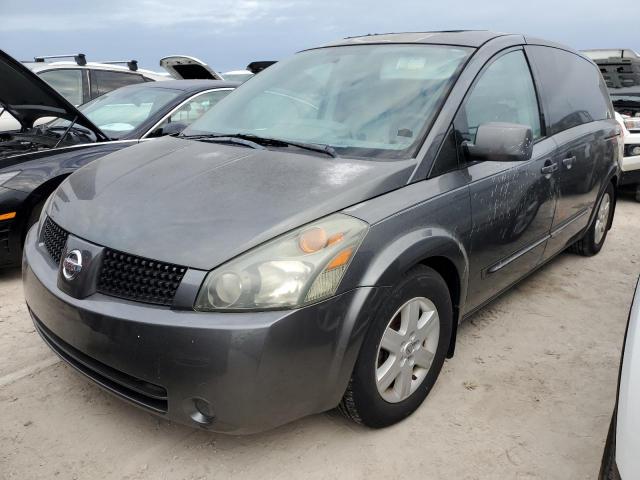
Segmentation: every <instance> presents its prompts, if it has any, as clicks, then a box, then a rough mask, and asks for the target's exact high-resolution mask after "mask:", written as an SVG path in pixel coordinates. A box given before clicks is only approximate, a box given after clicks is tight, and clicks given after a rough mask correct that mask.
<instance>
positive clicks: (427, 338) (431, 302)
mask: <svg viewBox="0 0 640 480" xmlns="http://www.w3.org/2000/svg"><path fill="white" fill-rule="evenodd" d="M452 322H453V309H452V306H451V297H450V294H449V290H448V288H447V284H446V283H445V281H444V280H443V278H442V277H441V276H440V275H439V274H438V273H437V272H436V271H435V270H433V269H431V268H428V267H425V266H420V267H416V268H414V269H413V270H411V271H410V272H409V273H408V274H407V275H406V276H405V277H404V278H403V279H402V280H401V281H400V282H399V283H398V285H396V287H395V288H394V289H393V291H392V292H391V294H390V297H389V299H388V301H387V302H386V303H385V305H384V307H383V308H382V309H381V310H380V311H379V312H378V314H377V315H376V317H375V318H374V319H373V323H372V324H371V327H370V328H369V331H368V333H367V336H366V337H365V340H364V343H363V345H362V348H361V350H360V355H359V357H358V360H357V362H356V366H355V368H354V371H353V374H352V377H351V380H350V382H349V386H348V388H347V391H346V392H345V394H344V397H343V399H342V402H341V404H340V407H339V408H340V410H341V411H342V413H344V414H345V415H346V416H347V417H349V418H351V419H352V420H354V421H356V422H358V423H362V424H364V425H366V426H369V427H373V428H382V427H386V426H389V425H392V424H394V423H396V422H399V421H400V420H402V419H404V418H406V417H408V416H409V415H411V414H412V413H413V412H414V411H415V410H416V409H417V408H418V407H419V406H420V404H422V402H423V401H424V399H425V398H426V397H427V395H428V394H429V391H430V390H431V388H432V387H433V385H434V384H435V382H436V379H437V378H438V375H439V373H440V370H441V369H442V365H443V363H444V360H445V357H446V354H447V351H448V348H449V342H450V340H451V331H452Z"/></svg>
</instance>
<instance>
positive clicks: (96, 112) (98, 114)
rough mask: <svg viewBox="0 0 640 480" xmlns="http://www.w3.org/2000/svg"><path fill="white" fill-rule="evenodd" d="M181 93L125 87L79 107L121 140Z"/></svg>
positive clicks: (62, 122)
mask: <svg viewBox="0 0 640 480" xmlns="http://www.w3.org/2000/svg"><path fill="white" fill-rule="evenodd" d="M181 93H182V91H181V90H173V89H170V88H164V87H162V88H159V87H144V86H135V87H130V88H129V87H124V88H120V89H117V90H113V91H111V92H109V93H105V94H104V95H102V96H100V97H98V98H96V99H94V100H91V101H90V102H87V103H85V104H84V105H81V106H80V107H78V110H80V111H81V112H82V113H83V114H84V115H85V116H86V117H87V118H88V119H89V120H91V122H93V124H94V125H96V126H97V127H98V128H99V129H100V130H102V131H103V132H104V133H105V135H107V136H108V137H109V138H113V139H118V138H122V137H123V136H124V135H126V134H127V133H129V132H131V131H133V130H135V129H136V128H137V127H139V126H140V125H141V124H142V123H143V122H144V121H145V120H147V119H148V118H149V117H150V116H151V115H153V114H154V113H155V112H157V111H158V110H160V109H161V108H163V107H164V106H166V105H167V104H168V103H169V102H171V101H172V100H173V99H175V98H176V97H177V96H179V95H180V94H181ZM68 124H69V122H67V121H66V120H56V121H55V122H53V123H51V124H50V126H51V127H61V126H65V125H68Z"/></svg>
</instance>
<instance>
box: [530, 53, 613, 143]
mask: <svg viewBox="0 0 640 480" xmlns="http://www.w3.org/2000/svg"><path fill="white" fill-rule="evenodd" d="M526 49H527V53H528V54H529V55H530V57H531V58H532V60H533V62H534V64H535V66H536V75H537V76H538V77H539V79H540V83H541V86H540V88H541V93H542V98H543V103H544V105H545V106H546V111H547V115H548V117H549V118H548V121H549V123H550V125H551V133H552V134H556V133H559V132H562V131H564V130H567V129H569V128H572V127H576V126H578V125H582V124H585V123H589V122H594V121H597V120H604V119H606V118H611V117H612V115H613V113H612V112H611V104H610V102H609V99H608V94H607V88H606V85H605V83H604V80H603V79H602V75H600V71H599V70H598V69H597V68H596V67H595V66H594V65H593V64H592V63H590V62H588V61H587V60H585V59H584V58H581V57H579V56H578V55H575V54H573V53H571V52H567V51H565V50H560V49H557V48H552V47H543V46H537V45H532V46H527V47H526Z"/></svg>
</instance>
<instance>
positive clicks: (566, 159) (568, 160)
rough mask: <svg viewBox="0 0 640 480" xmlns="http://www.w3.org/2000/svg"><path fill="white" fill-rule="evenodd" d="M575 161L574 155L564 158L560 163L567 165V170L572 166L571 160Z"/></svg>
mask: <svg viewBox="0 0 640 480" xmlns="http://www.w3.org/2000/svg"><path fill="white" fill-rule="evenodd" d="M575 161H576V157H575V156H573V157H569V158H565V159H564V160H562V164H563V165H564V166H565V167H567V170H571V167H573V162H575Z"/></svg>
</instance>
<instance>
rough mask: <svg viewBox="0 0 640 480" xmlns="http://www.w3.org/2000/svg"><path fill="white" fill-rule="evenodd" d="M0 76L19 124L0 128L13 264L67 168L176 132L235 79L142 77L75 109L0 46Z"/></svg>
mask: <svg viewBox="0 0 640 480" xmlns="http://www.w3.org/2000/svg"><path fill="white" fill-rule="evenodd" d="M0 78H1V79H2V80H1V82H2V88H0V108H5V109H6V110H8V111H9V112H10V113H11V114H12V115H13V117H15V118H16V119H18V120H19V121H20V123H21V126H22V131H20V132H13V133H0V266H11V265H19V263H20V256H21V247H22V241H23V239H24V236H25V235H26V232H27V230H28V228H29V227H30V226H31V225H32V224H33V223H35V221H36V220H37V219H38V215H39V214H40V210H41V208H42V205H43V203H44V201H45V199H46V198H47V197H48V196H49V195H50V194H51V192H53V190H55V188H56V187H57V186H58V185H59V184H60V182H62V180H64V178H66V177H67V176H68V175H69V174H71V173H72V172H74V171H75V170H76V169H78V168H80V167H82V166H83V165H86V164H87V163H89V162H91V161H93V160H95V159H97V158H99V157H101V156H103V155H106V154H107V153H111V152H114V151H116V150H120V149H122V148H125V147H128V146H131V145H135V144H137V143H139V142H142V141H146V140H149V139H152V138H155V137H160V136H163V135H167V134H176V133H179V132H181V131H182V130H183V129H184V128H186V127H187V126H188V125H189V124H191V123H192V122H193V121H194V120H195V119H197V118H199V117H200V116H201V115H202V114H204V113H205V112H206V111H208V110H209V109H210V108H211V107H212V106H213V105H215V104H216V103H217V102H218V101H219V100H220V99H221V98H223V97H224V96H226V95H227V94H228V93H229V92H230V91H231V90H233V89H234V88H235V87H236V86H237V83H232V82H222V81H214V80H168V81H163V82H145V83H141V84H137V85H131V86H128V87H123V88H120V89H117V90H113V91H111V92H109V93H106V94H104V95H102V96H101V97H98V98H96V99H95V100H92V101H90V102H88V103H86V104H84V105H82V106H81V107H79V108H77V109H76V108H75V107H73V106H72V105H71V104H69V102H67V101H66V100H65V99H64V98H63V97H62V96H61V95H60V94H58V93H57V92H56V91H55V90H53V89H52V88H51V87H50V86H48V85H47V84H46V83H45V82H44V81H42V80H41V79H39V78H38V77H37V76H36V75H34V74H33V73H32V72H30V71H29V70H28V69H27V68H25V67H24V66H23V65H21V64H20V63H19V62H17V61H15V60H13V59H12V58H11V57H9V56H8V55H6V54H4V53H3V52H1V51H0ZM40 123H42V124H41V125H38V124H40Z"/></svg>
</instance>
